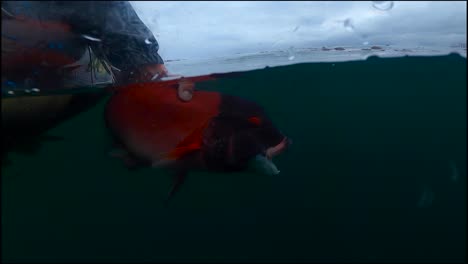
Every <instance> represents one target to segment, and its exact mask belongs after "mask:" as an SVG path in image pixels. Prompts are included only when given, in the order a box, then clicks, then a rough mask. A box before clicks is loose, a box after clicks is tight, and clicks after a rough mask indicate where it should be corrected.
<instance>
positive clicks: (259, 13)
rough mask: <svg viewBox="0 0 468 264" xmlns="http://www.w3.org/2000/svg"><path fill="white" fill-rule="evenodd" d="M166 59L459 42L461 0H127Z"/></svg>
mask: <svg viewBox="0 0 468 264" xmlns="http://www.w3.org/2000/svg"><path fill="white" fill-rule="evenodd" d="M131 3H132V5H133V6H134V8H135V10H136V11H137V13H138V15H139V16H140V18H141V19H142V20H143V22H145V23H146V25H148V27H149V28H150V29H151V30H152V31H153V33H154V34H155V36H156V38H157V40H158V42H159V44H160V54H161V55H162V57H163V58H165V59H190V58H212V57H219V56H229V55H233V54H236V53H251V52H259V51H270V50H279V49H287V48H288V47H291V46H293V47H295V48H304V47H322V46H360V45H386V44H390V45H396V46H402V47H416V46H424V47H448V46H450V45H453V44H456V43H466V1H458V2H449V1H439V2H421V1H417V2H416V1H415V2H409V1H404V2H398V1H393V2H392V1H373V2H372V1H359V2H356V1H350V2H337V1H323V2H322V1H310V2H309V1H299V2H291V1H287V2H281V1H274V2H273V1H272V2H268V1H261V2H260V1H258V2H256V1H220V2H212V1H210V2H208V1H206V2H200V1H193V2H185V1H184V2H182V1H181V2H177V1H175V2H170V1H164V2H146V1H141V2H138V1H136V2H131Z"/></svg>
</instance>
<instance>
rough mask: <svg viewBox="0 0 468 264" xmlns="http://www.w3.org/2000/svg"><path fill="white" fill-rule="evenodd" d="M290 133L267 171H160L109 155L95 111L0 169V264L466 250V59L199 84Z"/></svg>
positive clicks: (389, 257) (354, 257)
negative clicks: (256, 106)
mask: <svg viewBox="0 0 468 264" xmlns="http://www.w3.org/2000/svg"><path fill="white" fill-rule="evenodd" d="M198 88H204V89H216V90H219V91H222V92H226V93H231V94H237V95H241V96H245V97H248V98H252V99H254V100H256V101H258V102H259V103H260V104H262V105H263V106H264V107H265V108H266V111H267V112H268V113H269V114H270V115H271V117H272V119H273V120H274V121H275V123H276V124H277V125H278V127H280V129H281V130H282V131H283V132H284V133H285V134H287V135H288V136H290V137H291V138H292V139H293V140H294V144H293V145H292V147H291V148H290V149H289V150H288V151H287V152H286V153H284V154H282V155H281V156H279V157H278V158H276V164H277V166H278V168H279V169H280V170H281V173H280V174H279V175H278V176H275V177H267V176H262V175H255V174H247V173H245V174H205V173H192V174H191V175H190V177H189V178H188V181H187V182H186V185H184V186H183V188H182V190H181V192H180V193H179V195H178V196H176V197H175V199H174V200H173V202H172V204H171V206H170V207H169V208H164V207H163V205H162V200H163V198H164V197H165V195H166V194H167V192H168V190H169V187H170V177H169V175H168V174H166V173H165V172H162V171H158V170H154V169H143V170H139V171H128V170H127V169H126V168H125V167H124V166H123V165H122V164H121V162H120V161H119V160H115V159H112V158H110V157H109V156H108V155H107V153H108V151H109V150H110V139H109V138H108V136H107V134H106V131H105V127H104V123H103V110H104V105H105V104H104V102H103V103H101V104H99V105H98V106H96V107H94V108H93V109H91V110H89V111H87V112H84V113H82V114H80V115H78V116H77V117H75V118H73V119H71V120H69V121H67V122H65V123H63V124H61V125H60V126H59V127H56V128H54V129H53V130H51V131H50V132H49V133H48V135H53V136H60V137H64V140H59V141H44V142H42V146H41V148H40V149H38V150H37V152H36V153H35V154H34V155H25V154H19V153H13V154H10V156H9V158H10V161H11V163H10V164H9V165H7V166H2V261H8V262H15V261H16V262H18V261H27V262H36V261H40V262H59V261H80V262H84V261H86V262H87V261H90V262H91V261H92V262H103V261H104V262H110V261H112V262H126V261H132V262H141V261H213V262H215V261H269V262H274V261H278V262H288V261H296V262H297V261H308V262H310V261H320V262H328V261H334V262H336V261H340V262H343V261H360V262H367V261H369V262H373V261H392V262H395V261H423V262H441V261H446V262H455V261H456V262H461V261H465V260H466V259H465V256H466V221H467V219H466V59H465V58H462V57H460V56H458V55H450V56H442V57H413V58H393V59H379V58H370V59H368V60H367V61H359V62H345V63H334V64H332V63H316V64H300V65H293V66H286V67H277V68H270V69H264V70H257V71H250V72H246V73H244V74H243V75H242V76H240V77H236V78H226V79H221V80H218V81H213V82H206V83H203V84H201V85H199V86H198Z"/></svg>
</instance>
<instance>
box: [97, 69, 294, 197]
mask: <svg viewBox="0 0 468 264" xmlns="http://www.w3.org/2000/svg"><path fill="white" fill-rule="evenodd" d="M207 79H213V77H212V76H201V77H195V78H189V79H184V80H183V81H182V82H181V81H180V80H173V81H169V82H152V83H140V84H133V85H129V86H126V87H121V88H119V89H117V93H116V94H115V95H113V96H112V97H111V99H110V100H109V102H108V104H107V107H106V113H105V115H106V122H107V126H108V128H109V129H110V131H111V133H112V134H113V136H114V138H115V139H116V142H118V144H120V147H121V148H122V149H123V150H125V155H122V157H123V158H124V159H125V160H126V161H127V163H128V164H132V165H135V166H139V165H140V166H153V167H170V168H172V169H174V170H175V171H177V175H176V176H177V177H176V182H175V185H174V187H173V188H172V190H171V192H170V194H169V198H170V197H171V196H172V195H173V194H174V193H175V191H176V190H177V189H178V188H179V186H180V184H181V183H182V182H183V180H184V178H185V175H186V174H187V172H188V171H189V170H193V169H201V170H208V171H219V172H232V171H242V170H246V169H247V168H248V166H249V163H250V162H252V161H253V160H255V159H257V160H262V161H263V162H267V163H268V162H270V163H271V161H270V160H271V158H272V157H274V156H276V155H278V154H279V153H281V152H282V151H283V150H284V149H286V147H287V146H288V145H289V143H290V141H289V140H288V139H287V137H285V136H284V135H283V134H282V133H281V132H280V131H279V130H278V129H277V128H276V127H275V126H274V125H273V123H272V121H271V120H270V119H269V118H268V117H267V115H266V114H265V112H264V110H263V109H262V108H261V107H260V106H259V105H257V104H256V103H254V102H251V101H248V100H246V99H243V98H240V97H235V96H230V95H226V94H221V93H218V92H209V91H197V92H195V93H194V95H193V98H192V100H190V101H188V102H184V101H181V100H180V99H178V96H177V87H178V85H193V82H195V81H203V80H207ZM269 166H273V167H274V165H273V163H271V164H269ZM275 169H276V167H274V169H273V171H274V173H273V174H275V173H278V172H279V171H277V170H275Z"/></svg>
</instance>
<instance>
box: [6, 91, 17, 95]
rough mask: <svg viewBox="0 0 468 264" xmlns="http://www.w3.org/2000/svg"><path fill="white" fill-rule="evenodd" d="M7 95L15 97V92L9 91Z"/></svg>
mask: <svg viewBox="0 0 468 264" xmlns="http://www.w3.org/2000/svg"><path fill="white" fill-rule="evenodd" d="M7 94H11V95H13V94H15V92H13V91H8V92H7Z"/></svg>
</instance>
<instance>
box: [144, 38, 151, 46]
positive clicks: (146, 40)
mask: <svg viewBox="0 0 468 264" xmlns="http://www.w3.org/2000/svg"><path fill="white" fill-rule="evenodd" d="M145 43H146V44H148V45H149V44H153V42H152V41H151V40H149V39H145Z"/></svg>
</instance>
